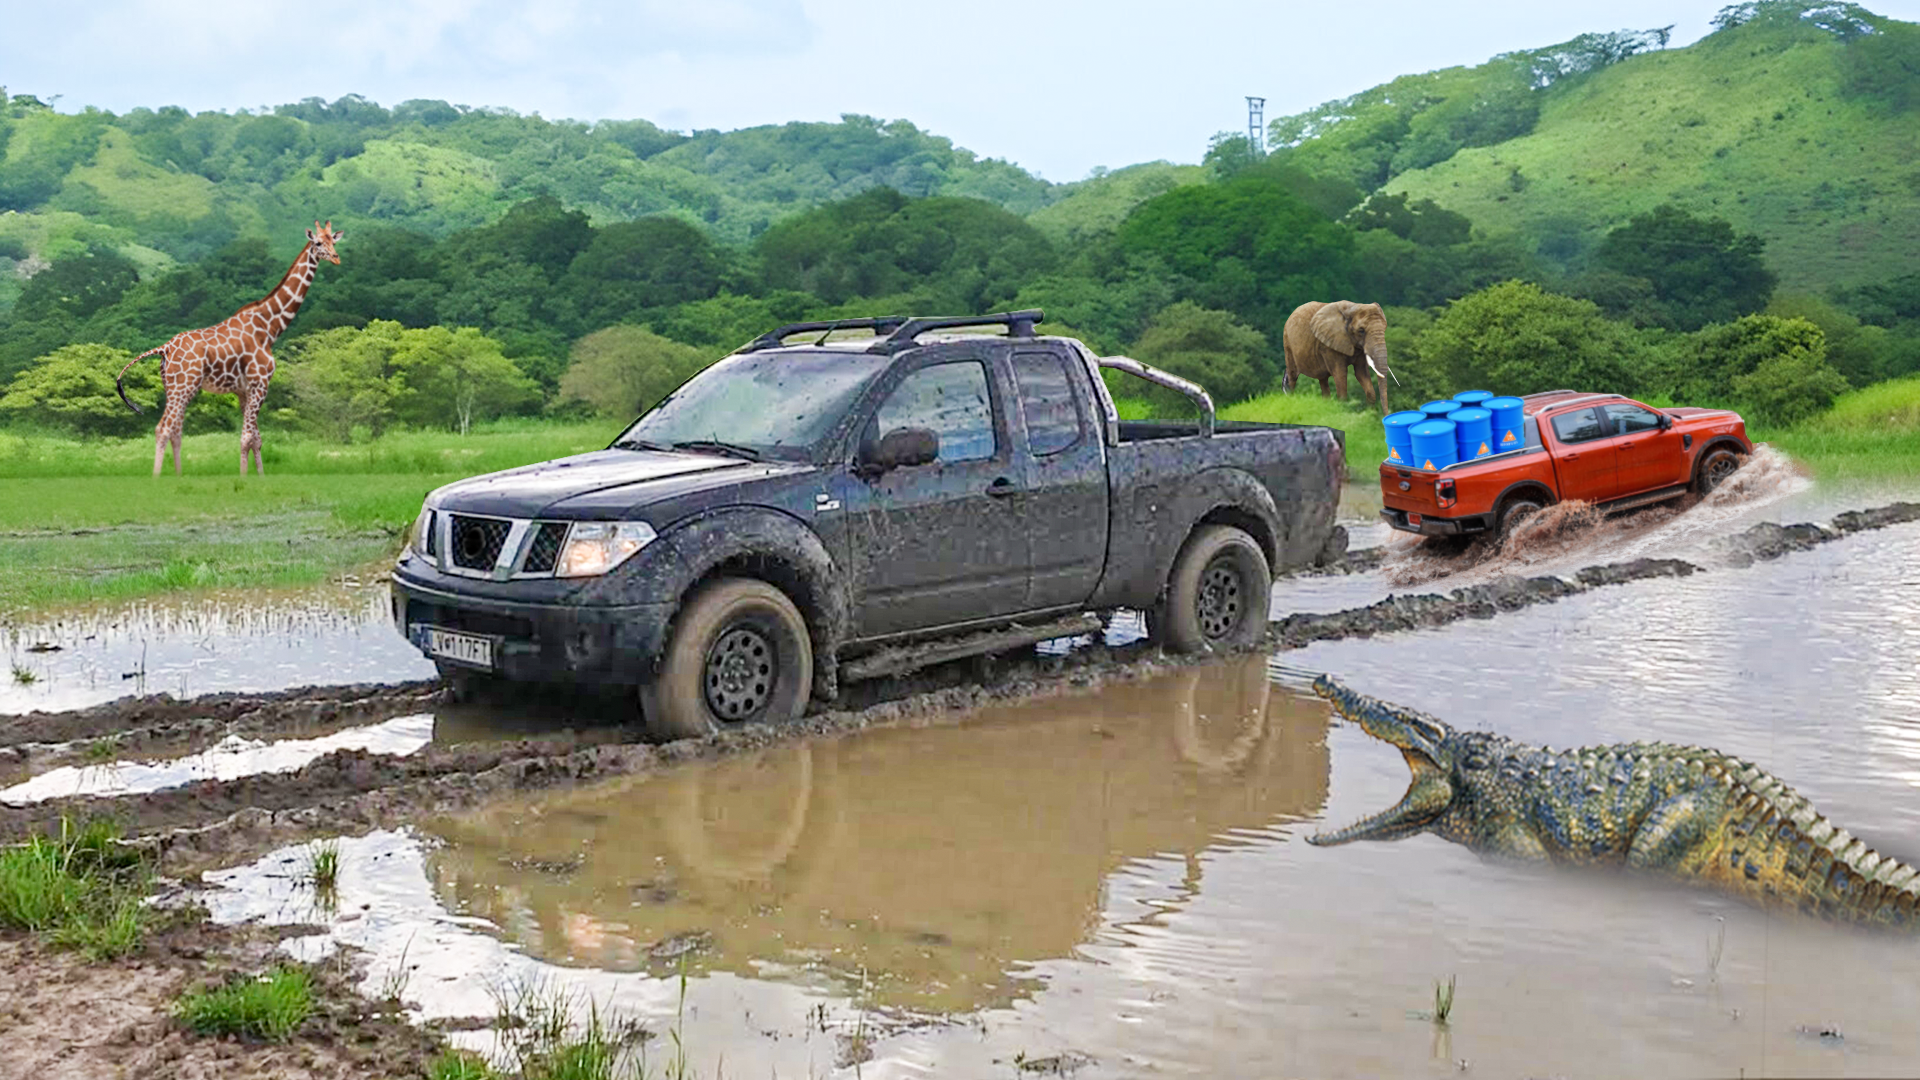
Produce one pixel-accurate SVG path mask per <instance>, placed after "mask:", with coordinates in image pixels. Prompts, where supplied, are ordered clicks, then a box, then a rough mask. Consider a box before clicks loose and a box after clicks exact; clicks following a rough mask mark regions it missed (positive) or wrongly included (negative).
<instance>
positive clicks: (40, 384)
mask: <svg viewBox="0 0 1920 1080" xmlns="http://www.w3.org/2000/svg"><path fill="white" fill-rule="evenodd" d="M132 359H133V353H131V352H129V351H127V350H125V349H116V348H113V347H111V346H108V345H95V344H84V345H68V346H66V347H64V348H61V349H57V350H55V351H53V352H51V353H49V354H47V355H46V356H42V357H40V358H38V359H36V360H34V361H33V363H32V364H31V365H30V366H29V367H28V368H27V369H26V370H25V371H22V372H21V373H20V374H19V375H18V376H16V377H15V378H14V380H13V382H12V383H10V384H9V385H8V386H7V389H6V393H5V394H4V395H3V396H0V415H4V416H6V417H7V418H8V419H10V420H13V421H16V422H24V423H28V424H35V425H41V426H45V427H52V428H58V429H61V430H64V431H71V432H74V433H76V434H80V435H139V434H142V433H145V432H151V431H152V430H153V424H154V420H155V412H156V411H157V409H158V406H159V403H160V402H161V401H163V400H164V397H165V395H164V393H163V392H162V390H161V386H160V365H159V362H158V361H157V360H151V359H149V360H146V361H142V362H141V363H139V364H136V365H134V367H133V369H132V370H130V371H128V372H127V377H126V381H125V383H124V384H123V385H125V387H126V390H127V396H128V397H129V398H131V399H133V400H134V401H136V402H143V403H145V404H146V405H147V406H149V408H148V411H147V412H146V413H145V414H144V415H141V414H136V413H134V412H133V411H132V410H130V409H128V408H127V406H126V403H125V402H122V401H121V400H120V394H119V392H118V391H117V390H116V389H115V388H114V379H115V377H116V376H118V375H119V374H120V369H121V368H123V367H125V366H126V364H127V361H129V360H132ZM238 415H239V410H238V408H237V403H236V402H235V400H234V399H233V398H232V397H231V396H227V395H216V394H199V395H196V396H195V397H194V399H193V403H192V404H191V405H189V406H188V407H187V424H188V425H189V426H191V427H194V428H204V427H217V428H227V429H230V428H232V427H234V426H235V419H236V417H237V416H238Z"/></svg>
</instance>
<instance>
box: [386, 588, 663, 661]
mask: <svg viewBox="0 0 1920 1080" xmlns="http://www.w3.org/2000/svg"><path fill="white" fill-rule="evenodd" d="M392 607H393V622H394V626H395V627H396V628H397V629H398V630H399V631H400V634H401V636H402V637H405V638H406V639H407V641H408V642H410V643H411V644H412V645H413V647H414V648H416V649H419V650H420V652H421V655H423V656H426V657H427V658H428V659H430V660H439V659H442V658H440V657H435V656H433V655H432V654H431V653H429V652H428V651H427V647H426V640H425V633H424V630H425V628H427V627H433V628H437V629H441V630H451V631H455V632H457V633H461V634H468V635H473V636H476V637H482V638H486V639H488V640H489V641H491V642H492V643H493V647H492V650H491V651H492V656H493V661H492V665H491V666H490V667H486V668H473V670H480V671H489V672H491V673H493V674H495V675H499V676H501V677H503V678H506V679H510V680H514V681H524V682H593V683H631V684H639V683H644V682H646V681H648V680H649V679H650V678H651V677H652V675H653V668H654V660H655V658H656V657H657V656H658V655H659V653H660V648H661V643H662V642H663V641H665V640H666V631H667V622H668V620H669V619H670V618H671V617H672V615H673V605H671V604H628V605H610V606H596V605H584V604H553V603H525V602H519V601H511V600H500V599H495V598H493V597H479V596H469V595H463V594H461V593H457V592H453V591H450V590H448V589H444V588H437V587H434V586H431V585H427V584H425V583H424V582H420V581H416V580H410V579H409V578H407V577H406V576H404V574H402V573H400V572H396V573H395V574H394V575H393V580H392ZM447 662H449V663H458V661H447ZM461 666H469V665H461Z"/></svg>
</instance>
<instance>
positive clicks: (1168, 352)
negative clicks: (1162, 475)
mask: <svg viewBox="0 0 1920 1080" xmlns="http://www.w3.org/2000/svg"><path fill="white" fill-rule="evenodd" d="M1133 352H1134V354H1135V355H1136V356H1137V357H1138V358H1139V359H1141V360H1144V361H1146V362H1147V363H1150V364H1152V365H1153V366H1155V367H1157V368H1160V369H1162V370H1164V371H1169V372H1172V373H1173V374H1175V375H1178V376H1180V377H1181V378H1184V379H1191V380H1193V381H1194V382H1197V383H1199V384H1200V385H1201V387H1202V388H1204V389H1205V390H1206V391H1207V393H1208V394H1209V395H1211V396H1212V397H1213V400H1214V403H1215V404H1217V405H1226V404H1228V403H1230V402H1235V401H1243V400H1245V399H1247V398H1250V397H1253V396H1254V395H1255V394H1258V393H1259V392H1260V391H1261V390H1264V389H1265V388H1266V387H1267V386H1268V384H1270V383H1271V382H1272V381H1273V364H1272V361H1271V360H1270V359H1269V358H1268V355H1267V352H1268V350H1267V336H1266V335H1265V334H1262V333H1261V332H1260V331H1258V330H1255V329H1253V328H1252V327H1249V326H1247V325H1245V324H1244V323H1242V322H1240V321H1239V320H1237V319H1235V318H1234V317H1233V316H1232V315H1230V314H1228V313H1227V312H1224V311H1209V310H1207V309H1206V308H1203V307H1201V306H1200V305H1198V304H1195V303H1192V302H1190V301H1182V302H1180V303H1177V304H1173V305H1170V306H1169V307H1167V309H1166V310H1164V311H1162V312H1160V314H1158V315H1155V316H1154V317H1153V323H1152V325H1150V326H1148V327H1147V332H1146V333H1144V334H1142V335H1140V340H1139V341H1137V342H1135V343H1134V346H1133ZM1130 385H1131V384H1130ZM1148 396H1150V397H1153V398H1155V399H1164V400H1165V401H1168V402H1179V403H1181V404H1185V402H1186V399H1185V398H1184V397H1182V396H1180V395H1178V394H1175V393H1173V392H1172V391H1160V390H1155V391H1153V392H1152V393H1151V394H1149V395H1148Z"/></svg>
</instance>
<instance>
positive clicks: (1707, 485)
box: [1693, 446, 1740, 495]
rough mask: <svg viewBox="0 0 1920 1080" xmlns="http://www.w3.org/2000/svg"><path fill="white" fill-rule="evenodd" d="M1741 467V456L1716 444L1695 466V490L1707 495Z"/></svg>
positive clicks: (1697, 492)
mask: <svg viewBox="0 0 1920 1080" xmlns="http://www.w3.org/2000/svg"><path fill="white" fill-rule="evenodd" d="M1739 468H1740V458H1739V457H1738V456H1737V455H1735V454H1734V452H1733V451H1731V450H1729V449H1727V448H1726V447H1724V446H1716V447H1714V448H1713V449H1712V450H1709V451H1707V452H1706V454H1705V455H1704V456H1702V457H1701V458H1700V464H1698V465H1696V466H1694V468H1693V491H1694V494H1696V495H1705V494H1707V493H1708V492H1710V491H1712V490H1713V489H1714V488H1717V487H1719V486H1720V485H1721V484H1724V483H1726V481H1727V477H1729V476H1732V475H1733V474H1734V473H1735V472H1737V471H1738V470H1739Z"/></svg>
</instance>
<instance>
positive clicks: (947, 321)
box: [867, 308, 1046, 353]
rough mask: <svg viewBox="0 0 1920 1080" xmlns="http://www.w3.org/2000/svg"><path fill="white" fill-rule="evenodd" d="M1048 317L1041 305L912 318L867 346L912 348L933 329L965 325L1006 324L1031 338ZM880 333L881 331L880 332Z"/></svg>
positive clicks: (890, 349) (888, 350)
mask: <svg viewBox="0 0 1920 1080" xmlns="http://www.w3.org/2000/svg"><path fill="white" fill-rule="evenodd" d="M1045 318H1046V313H1044V312H1042V311H1041V310H1040V309H1039V308H1028V309H1027V310H1025V311H1003V312H1000V313H999V314H997V315H947V316H942V317H939V318H917V319H908V320H907V321H906V322H904V323H902V324H901V325H900V326H898V327H896V328H895V329H894V331H893V332H892V333H890V334H888V335H887V336H886V337H883V338H881V339H880V340H878V341H876V342H874V343H873V344H872V345H869V346H867V351H868V352H872V353H895V352H899V351H901V350H902V349H910V348H912V347H913V345H914V339H915V338H918V337H919V336H920V335H921V334H925V333H928V332H929V331H933V330H951V329H954V328H956V327H962V326H1004V327H1006V328H1007V336H1008V337H1022V338H1030V337H1032V336H1033V327H1034V324H1035V323H1038V322H1040V321H1041V320H1043V319H1045ZM876 332H877V331H876Z"/></svg>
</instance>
